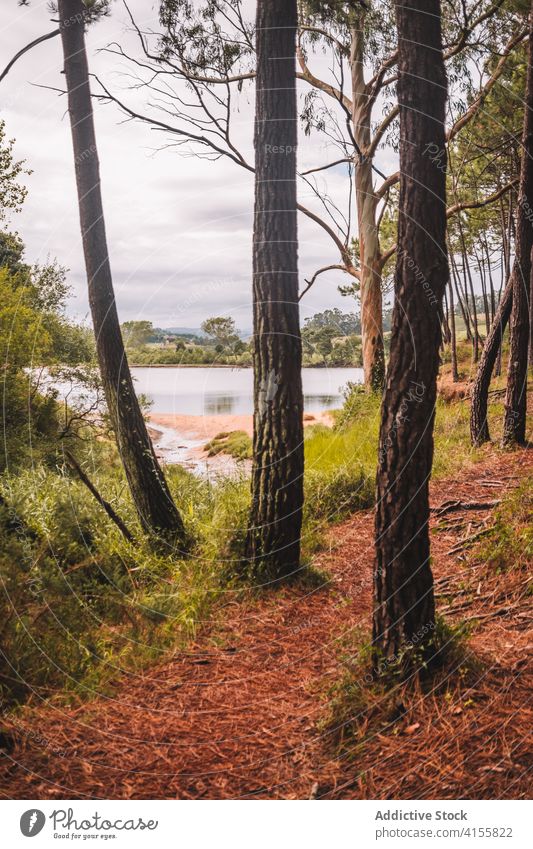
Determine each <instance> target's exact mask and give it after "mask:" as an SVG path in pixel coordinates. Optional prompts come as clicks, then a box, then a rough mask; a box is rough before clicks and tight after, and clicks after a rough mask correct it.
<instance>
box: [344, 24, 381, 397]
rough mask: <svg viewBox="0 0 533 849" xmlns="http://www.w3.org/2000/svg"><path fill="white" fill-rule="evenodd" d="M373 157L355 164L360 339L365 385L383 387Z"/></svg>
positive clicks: (358, 65)
mask: <svg viewBox="0 0 533 849" xmlns="http://www.w3.org/2000/svg"><path fill="white" fill-rule="evenodd" d="M365 14H366V13H365V11H363V10H360V11H358V22H359V23H358V25H357V26H356V27H354V28H353V29H352V33H351V50H350V68H351V77H352V104H353V107H352V124H353V134H354V138H355V141H356V143H357V145H358V147H359V150H361V151H365V150H367V149H368V147H369V146H370V141H371V133H370V125H371V118H372V115H371V105H370V101H369V97H368V91H367V87H366V83H365V78H364V59H365V56H364V48H363V45H364V37H365V36H364V27H365ZM372 174H373V172H372V159H371V158H366V157H364V158H363V159H362V160H359V161H358V162H357V165H356V168H355V177H354V183H355V197H356V204H357V227H358V235H359V265H360V275H361V277H360V287H359V291H360V298H361V337H362V339H361V342H362V352H363V369H364V375H365V386H366V387H367V389H369V390H373V391H374V390H377V391H379V392H381V391H382V389H383V382H384V377H385V352H384V346H383V305H382V295H381V274H382V270H383V268H382V258H381V249H380V244H379V233H378V226H377V206H378V199H377V197H376V193H375V189H374V181H373V178H372Z"/></svg>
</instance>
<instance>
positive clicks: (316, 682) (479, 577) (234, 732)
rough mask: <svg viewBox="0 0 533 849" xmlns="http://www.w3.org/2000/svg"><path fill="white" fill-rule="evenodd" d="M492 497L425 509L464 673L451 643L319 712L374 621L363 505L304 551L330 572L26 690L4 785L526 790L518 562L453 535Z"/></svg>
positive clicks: (496, 472) (525, 464) (496, 455)
mask: <svg viewBox="0 0 533 849" xmlns="http://www.w3.org/2000/svg"><path fill="white" fill-rule="evenodd" d="M531 468H533V451H522V452H514V453H512V454H501V453H500V452H498V451H497V450H496V449H493V448H488V449H487V454H486V457H485V459H484V460H483V461H481V462H480V463H478V464H477V465H476V466H475V467H474V468H470V469H469V470H468V471H465V472H463V473H461V475H458V476H457V478H456V479H452V480H447V481H440V482H438V483H437V484H435V485H434V486H433V488H432V503H433V505H434V507H439V506H441V505H442V504H445V503H446V502H448V501H450V500H459V501H464V502H471V501H491V500H495V499H500V498H501V497H502V494H503V493H504V492H505V491H507V490H508V489H509V488H512V487H513V486H515V485H516V484H517V483H518V481H519V478H520V477H521V476H522V475H523V473H524V472H525V470H526V469H527V470H531ZM492 515H493V510H491V509H490V508H484V509H479V510H464V509H463V510H462V509H459V510H454V511H451V512H448V513H445V514H441V515H438V511H437V510H435V512H434V514H433V519H432V525H433V537H432V540H433V556H434V573H435V578H436V581H437V593H438V603H439V607H440V609H441V610H442V611H443V612H444V615H445V616H446V617H447V618H448V619H449V621H451V622H453V621H458V620H465V619H466V620H469V621H471V622H472V623H474V631H473V634H472V635H471V637H470V638H469V640H468V643H467V655H468V654H469V653H470V654H471V656H472V657H471V658H470V659H474V658H475V661H476V662H475V664H474V665H473V667H472V669H470V671H469V672H468V673H466V674H464V673H461V672H460V671H459V666H460V668H461V669H464V667H465V665H466V666H469V663H468V661H469V660H470V659H469V658H468V657H467V658H466V661H467V663H466V664H465V663H464V660H465V659H464V658H462V660H461V663H460V664H459V663H458V664H457V667H458V668H457V669H455V670H454V668H453V664H452V666H449V667H448V668H447V671H446V672H445V673H444V672H443V674H442V675H441V676H440V678H438V679H437V680H436V681H435V684H434V686H433V688H432V687H431V686H429V687H428V685H426V686H425V687H424V688H423V689H422V688H421V687H420V686H418V687H417V686H411V687H409V688H406V687H403V688H401V689H399V690H398V692H397V693H396V694H395V696H394V697H393V698H392V700H391V698H390V697H388V699H386V700H384V701H383V700H382V699H381V698H380V697H379V696H378V695H372V693H371V692H370V691H369V692H367V693H366V702H365V706H364V707H361V705H359V706H358V705H357V704H354V709H353V711H352V712H351V713H350V711H348V718H349V719H351V720H352V721H351V722H350V723H348V725H346V726H343V727H335V726H332V725H331V721H329V722H328V720H331V686H332V685H334V684H335V683H338V682H339V681H341V680H342V679H343V675H344V674H345V665H344V661H345V659H346V656H347V655H348V656H349V655H350V654H352V655H353V654H354V653H357V651H358V649H359V648H360V646H361V644H362V642H364V641H365V640H368V634H369V630H370V620H371V580H372V578H371V572H372V559H373V551H372V532H373V516H372V513H371V512H364V513H358V514H356V515H354V516H353V517H351V518H350V519H349V520H348V521H346V522H345V523H344V524H342V525H340V526H337V527H335V528H333V529H332V531H331V532H330V534H329V540H330V549H329V550H328V551H325V552H323V553H321V554H320V555H319V556H318V557H317V558H316V565H317V566H318V567H319V568H321V569H324V570H326V571H327V573H328V574H329V576H330V578H331V580H329V581H328V582H327V583H325V584H324V585H322V586H317V587H314V588H309V587H308V588H307V589H305V588H303V587H302V586H300V587H292V588H286V589H283V590H277V591H272V592H270V593H263V594H262V595H261V596H260V597H255V598H246V599H244V600H243V599H242V597H238V596H236V595H234V594H232V593H229V592H228V594H227V598H226V600H225V603H224V604H223V605H222V606H221V608H220V610H219V611H218V612H217V615H216V616H215V617H214V618H213V620H212V622H211V623H210V624H209V626H206V627H204V628H203V629H202V630H201V631H200V632H199V634H198V637H197V640H196V642H195V643H194V644H193V645H191V646H190V647H189V650H188V651H186V652H180V653H179V654H177V655H176V656H175V657H173V658H172V659H170V660H168V661H166V662H165V663H162V664H160V665H159V666H157V667H154V668H150V669H147V670H146V671H145V672H144V673H143V674H142V675H138V674H129V673H127V672H122V673H120V675H119V676H118V680H117V683H116V687H115V689H114V692H113V695H112V696H111V697H104V696H100V697H98V698H95V699H94V700H93V701H91V702H88V703H87V702H86V703H84V704H83V705H81V706H79V707H77V708H65V707H61V706H57V705H55V706H54V705H53V704H51V703H49V704H42V705H41V706H38V707H36V706H32V707H30V708H27V709H26V710H25V711H23V713H22V714H21V716H20V717H19V718H18V719H17V720H16V721H15V722H14V723H11V726H9V723H8V725H7V728H6V730H7V731H8V732H9V731H10V732H11V733H12V734H13V736H14V737H15V740H16V745H15V747H14V749H13V750H12V751H10V752H5V753H4V754H3V756H2V757H1V758H0V781H1V787H2V795H3V797H5V798H85V797H91V798H117V799H118V798H121V799H122V798H163V799H174V798H179V799H197V798H217V799H218V798H251V797H260V798H283V799H292V798H299V799H301V798H304V799H305V798H309V797H312V798H332V797H333V798H391V797H394V798H416V799H421V798H440V799H444V798H463V799H464V798H522V797H525V796H528V795H529V794H530V792H531V774H532V773H531V769H532V767H533V745H532V739H531V729H532V728H533V710H532V706H531V684H532V679H533V663H532V654H531V642H532V622H533V615H532V595H531V592H530V584H529V583H528V580H529V579H528V575H527V573H526V570H525V568H524V567H523V566H522V567H521V568H516V569H511V570H509V571H508V572H506V573H505V574H504V575H503V574H497V573H495V571H494V570H489V569H488V568H487V566H486V564H484V563H483V562H479V561H476V558H475V556H474V557H472V556H471V555H468V553H467V552H468V551H469V549H468V547H466V546H465V544H464V542H463V541H464V540H465V539H467V538H468V539H471V538H472V537H473V536H474V534H477V533H479V531H480V530H483V529H484V528H486V527H488V526H489V525H490V523H491V522H492ZM528 590H529V593H528ZM361 674H363V673H361ZM367 689H368V688H367ZM349 729H351V733H348V731H349ZM354 729H355V730H354Z"/></svg>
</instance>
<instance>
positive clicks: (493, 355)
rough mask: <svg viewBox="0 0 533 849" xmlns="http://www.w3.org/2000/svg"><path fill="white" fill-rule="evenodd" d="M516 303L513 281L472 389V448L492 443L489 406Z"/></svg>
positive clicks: (507, 290)
mask: <svg viewBox="0 0 533 849" xmlns="http://www.w3.org/2000/svg"><path fill="white" fill-rule="evenodd" d="M512 302H513V281H512V279H511V278H509V280H508V281H507V286H506V287H505V289H504V291H503V294H502V296H501V298H500V302H499V304H498V309H497V310H496V315H495V316H494V321H493V322H492V326H491V328H490V333H489V335H488V336H487V338H486V340H485V345H484V346H483V352H482V354H481V358H480V360H479V365H478V368H477V372H476V379H475V381H474V385H473V387H472V397H471V402H470V439H471V441H472V445H482V444H483V443H484V442H488V441H489V440H490V433H489V423H488V419H487V407H488V397H489V388H490V381H491V378H492V372H493V370H494V366H495V364H496V360H497V359H498V356H499V353H500V352H501V348H502V341H503V334H504V333H505V328H506V326H507V322H508V321H509V316H510V315H511V305H512Z"/></svg>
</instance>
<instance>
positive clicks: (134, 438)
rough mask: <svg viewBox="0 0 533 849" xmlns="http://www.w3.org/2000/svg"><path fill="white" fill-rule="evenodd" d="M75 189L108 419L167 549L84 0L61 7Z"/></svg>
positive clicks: (141, 509)
mask: <svg viewBox="0 0 533 849" xmlns="http://www.w3.org/2000/svg"><path fill="white" fill-rule="evenodd" d="M58 7H59V19H60V30H61V41H62V44H63V57H64V69H65V77H66V84H67V91H68V108H69V114H70V124H71V130H72V142H73V149H74V162H75V170H76V184H77V189H78V200H79V213H80V224H81V234H82V241H83V250H84V254H85V266H86V271H87V280H88V286H89V303H90V307H91V314H92V318H93V324H94V331H95V336H96V350H97V355H98V362H99V365H100V372H101V375H102V382H103V386H104V391H105V397H106V401H107V406H108V409H109V415H110V417H111V422H112V425H113V428H114V431H115V435H116V438H117V444H118V450H119V453H120V457H121V459H122V463H123V465H124V470H125V473H126V477H127V480H128V484H129V487H130V490H131V494H132V498H133V501H134V503H135V507H136V508H137V513H138V515H139V519H140V522H141V525H142V527H143V528H144V530H145V531H146V532H147V533H148V534H149V535H151V536H153V537H164V538H165V539H166V540H167V541H168V542H171V543H172V544H179V545H182V544H183V543H184V537H185V534H184V528H183V524H182V521H181V517H180V515H179V513H178V511H177V509H176V506H175V504H174V502H173V501H172V497H171V495H170V492H169V489H168V487H167V484H166V481H165V478H164V476H163V473H162V471H161V469H160V467H159V463H158V462H157V458H156V456H155V453H154V449H153V446H152V443H151V441H150V437H149V435H148V431H147V428H146V423H145V421H144V418H143V416H142V413H141V409H140V407H139V402H138V400H137V396H136V394H135V390H134V386H133V381H132V378H131V373H130V370H129V366H128V361H127V359H126V354H125V351H124V344H123V340H122V335H121V332H120V325H119V320H118V314H117V308H116V303H115V294H114V290H113V280H112V277H111V268H110V264H109V255H108V249H107V240H106V232H105V224H104V213H103V206H102V196H101V189H100V174H99V163H98V153H97V147H96V134H95V128H94V119H93V110H92V102H91V92H90V87H89V68H88V62H87V52H86V48H85V12H86V9H85V6H84V4H83V2H82V0H59V4H58Z"/></svg>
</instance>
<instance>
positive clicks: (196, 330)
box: [154, 327, 205, 336]
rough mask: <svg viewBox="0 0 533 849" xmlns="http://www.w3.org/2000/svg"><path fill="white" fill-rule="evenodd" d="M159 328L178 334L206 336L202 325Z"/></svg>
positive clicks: (162, 330) (164, 331) (165, 331)
mask: <svg viewBox="0 0 533 849" xmlns="http://www.w3.org/2000/svg"><path fill="white" fill-rule="evenodd" d="M154 329H155V328H154ZM157 330H160V331H161V333H174V334H176V336H205V333H204V331H203V330H202V328H201V327H158V328H157Z"/></svg>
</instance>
